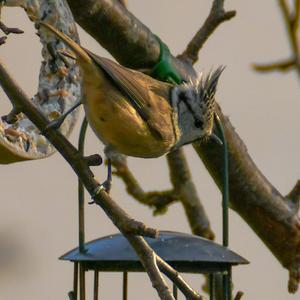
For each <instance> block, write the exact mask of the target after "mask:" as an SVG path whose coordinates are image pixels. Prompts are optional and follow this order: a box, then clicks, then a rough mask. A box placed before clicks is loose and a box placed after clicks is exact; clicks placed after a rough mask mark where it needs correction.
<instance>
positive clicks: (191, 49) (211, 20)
mask: <svg viewBox="0 0 300 300" xmlns="http://www.w3.org/2000/svg"><path fill="white" fill-rule="evenodd" d="M235 15H236V12H235V11H233V10H231V11H225V10H224V0H214V2H213V4H212V7H211V10H210V13H209V15H208V17H207V18H206V20H205V22H204V24H203V25H202V27H201V28H200V29H199V31H198V32H197V33H196V34H195V36H194V37H193V38H192V40H191V41H190V42H189V44H188V45H187V48H186V49H185V50H184V52H183V53H182V54H181V55H179V56H178V58H179V59H181V60H183V61H186V62H189V63H190V64H194V63H195V62H196V61H197V60H198V54H199V51H200V49H201V48H202V46H203V45H204V43H205V42H206V40H207V39H208V37H209V36H210V35H211V34H212V33H213V32H214V31H215V29H216V28H217V27H218V26H219V25H220V24H221V23H223V22H225V21H228V20H230V19H232V18H233V17H234V16H235Z"/></svg>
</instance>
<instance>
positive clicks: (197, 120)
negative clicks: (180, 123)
mask: <svg viewBox="0 0 300 300" xmlns="http://www.w3.org/2000/svg"><path fill="white" fill-rule="evenodd" d="M195 126H196V127H197V128H202V127H203V122H202V121H201V120H199V119H196V120H195Z"/></svg>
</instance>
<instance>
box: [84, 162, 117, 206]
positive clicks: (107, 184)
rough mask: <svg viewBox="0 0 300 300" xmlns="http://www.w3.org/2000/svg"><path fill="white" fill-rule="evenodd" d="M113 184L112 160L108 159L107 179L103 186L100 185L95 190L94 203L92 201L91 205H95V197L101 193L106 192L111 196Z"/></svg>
mask: <svg viewBox="0 0 300 300" xmlns="http://www.w3.org/2000/svg"><path fill="white" fill-rule="evenodd" d="M111 184H112V170H111V159H110V158H108V159H107V178H106V180H105V181H104V182H103V183H102V184H99V186H98V187H97V188H96V189H95V191H94V192H93V195H92V201H90V202H89V204H94V203H95V201H94V197H95V196H96V195H97V194H98V193H100V192H102V191H105V192H106V193H108V194H109V192H110V189H111Z"/></svg>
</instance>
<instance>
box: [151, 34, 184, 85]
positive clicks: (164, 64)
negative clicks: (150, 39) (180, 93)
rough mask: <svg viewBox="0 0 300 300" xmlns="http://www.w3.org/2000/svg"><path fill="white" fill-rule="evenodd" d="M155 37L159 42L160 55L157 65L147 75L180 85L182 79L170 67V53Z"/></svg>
mask: <svg viewBox="0 0 300 300" xmlns="http://www.w3.org/2000/svg"><path fill="white" fill-rule="evenodd" d="M155 37H156V39H157V40H158V42H159V47H160V54H159V60H158V63H157V64H156V65H155V66H154V67H153V69H152V70H151V72H150V74H149V75H150V76H151V77H153V78H157V79H159V80H162V81H166V82H170V83H173V84H181V83H182V82H183V81H182V78H181V76H180V75H179V73H178V72H177V70H176V69H175V68H174V66H173V65H172V61H171V53H170V50H169V48H168V46H167V45H166V44H165V43H163V42H162V40H161V39H160V38H159V37H158V36H155Z"/></svg>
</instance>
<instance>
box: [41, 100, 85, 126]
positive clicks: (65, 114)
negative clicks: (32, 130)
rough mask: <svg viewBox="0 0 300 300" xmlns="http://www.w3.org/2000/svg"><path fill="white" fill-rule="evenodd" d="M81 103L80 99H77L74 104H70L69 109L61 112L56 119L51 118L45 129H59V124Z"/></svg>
mask: <svg viewBox="0 0 300 300" xmlns="http://www.w3.org/2000/svg"><path fill="white" fill-rule="evenodd" d="M81 104H82V103H81V101H77V102H76V103H75V105H74V106H72V107H71V108H70V109H68V110H67V111H66V112H65V113H64V114H62V115H61V116H59V117H58V118H57V119H55V120H53V121H52V122H50V123H49V124H48V125H47V127H46V130H47V129H49V128H52V129H59V127H60V126H61V124H62V123H63V122H64V120H65V118H66V117H67V116H68V115H69V114H70V113H71V112H72V111H73V110H75V109H76V108H77V107H78V106H80V105H81Z"/></svg>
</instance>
